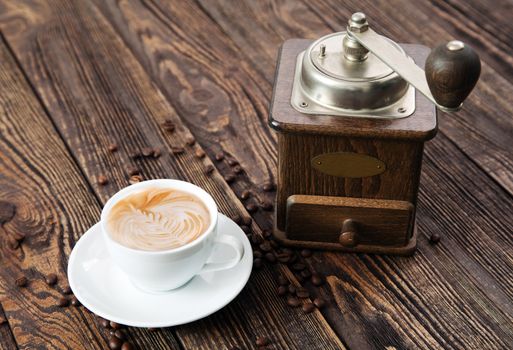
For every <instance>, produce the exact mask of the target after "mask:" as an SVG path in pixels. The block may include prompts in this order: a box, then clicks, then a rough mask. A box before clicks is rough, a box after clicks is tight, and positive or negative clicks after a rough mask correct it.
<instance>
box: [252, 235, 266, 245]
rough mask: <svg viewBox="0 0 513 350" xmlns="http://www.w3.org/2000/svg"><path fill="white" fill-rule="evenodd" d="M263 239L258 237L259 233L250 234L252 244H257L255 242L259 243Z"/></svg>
mask: <svg viewBox="0 0 513 350" xmlns="http://www.w3.org/2000/svg"><path fill="white" fill-rule="evenodd" d="M263 241H264V239H263V238H262V237H260V236H259V235H256V234H255V235H252V236H251V243H253V244H254V245H257V244H260V243H262V242H263Z"/></svg>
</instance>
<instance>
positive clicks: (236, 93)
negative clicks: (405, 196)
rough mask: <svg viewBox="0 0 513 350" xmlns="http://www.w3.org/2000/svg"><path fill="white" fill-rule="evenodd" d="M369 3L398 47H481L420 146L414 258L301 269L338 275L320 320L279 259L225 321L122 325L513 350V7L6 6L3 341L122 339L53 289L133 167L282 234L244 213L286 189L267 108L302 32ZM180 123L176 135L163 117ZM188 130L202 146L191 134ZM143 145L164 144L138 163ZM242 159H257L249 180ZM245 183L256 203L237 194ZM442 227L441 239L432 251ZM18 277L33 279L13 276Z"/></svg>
mask: <svg viewBox="0 0 513 350" xmlns="http://www.w3.org/2000/svg"><path fill="white" fill-rule="evenodd" d="M398 8H400V10H398ZM357 10H363V11H364V12H366V14H367V16H368V17H369V18H370V20H371V21H372V22H371V24H372V25H373V27H374V29H375V30H376V31H378V32H380V33H382V34H384V35H386V36H389V37H390V38H392V39H393V40H395V41H398V42H404V43H408V42H409V43H421V44H425V45H427V46H429V47H434V46H435V45H436V44H438V43H439V42H441V41H447V40H449V39H452V38H458V39H461V40H463V41H465V42H467V43H469V44H470V45H472V46H473V47H474V48H475V49H476V51H477V52H478V54H479V55H480V57H481V59H482V76H481V80H480V81H479V82H478V84H477V86H476V89H475V91H474V92H473V93H472V94H471V96H470V97H469V99H468V100H467V102H466V104H465V107H464V109H463V111H461V112H460V113H458V114H454V115H448V114H444V113H440V116H439V123H440V125H439V133H438V135H437V136H436V138H435V139H433V140H432V141H430V142H429V143H428V144H427V145H426V147H425V156H424V164H423V168H422V175H421V186H420V191H419V198H418V208H417V214H416V215H417V223H418V233H419V239H418V251H417V253H416V254H415V255H414V256H413V257H410V258H404V257H387V256H374V255H366V254H356V255H351V254H340V253H336V252H315V253H314V255H313V256H312V257H311V258H308V259H304V261H305V262H306V264H307V265H308V266H309V267H310V268H312V269H314V270H316V271H319V272H322V273H323V274H324V275H325V276H327V277H326V283H325V284H324V285H323V286H322V287H321V288H317V287H314V286H313V285H311V284H309V283H307V284H305V287H306V288H307V289H308V290H309V292H310V293H311V294H312V295H321V296H322V297H324V298H325V299H326V300H327V301H328V304H327V306H326V307H325V308H322V309H321V310H320V311H315V312H313V313H311V314H305V313H303V312H302V311H301V308H293V309H291V308H289V307H288V306H287V305H286V302H285V300H284V299H282V298H280V297H278V296H277V295H276V289H277V287H278V283H277V282H276V281H277V278H278V276H279V275H283V276H285V277H287V278H288V279H289V280H290V281H291V282H292V283H293V284H295V285H298V284H299V283H300V282H299V281H300V276H299V274H298V273H297V271H294V270H292V269H289V268H288V267H287V266H286V265H283V264H275V265H273V264H264V266H263V267H262V268H261V269H255V270H254V272H253V273H252V276H251V278H250V281H249V283H248V285H247V287H246V288H245V289H244V290H243V292H242V293H241V295H240V296H239V297H237V298H236V299H235V300H234V302H232V303H231V304H230V305H229V306H228V307H226V308H224V309H223V310H221V311H219V312H217V313H216V314H214V315H212V316H210V317H207V318H205V319H204V320H201V321H198V322H193V323H191V324H187V325H183V326H179V327H173V328H168V329H161V330H158V331H157V332H150V331H148V330H146V329H136V328H130V329H128V330H127V331H126V332H127V335H128V337H129V339H130V341H131V342H132V343H133V344H134V345H135V346H136V347H137V348H141V349H153V348H155V349H157V348H171V349H196V348H202V349H232V348H235V347H238V348H240V349H251V348H257V345H256V343H255V339H256V338H257V337H259V336H266V337H268V338H269V339H270V340H271V343H270V345H269V348H273V349H287V348H292V349H343V348H352V349H385V348H388V349H392V348H397V349H414V348H422V349H425V348H426V349H427V348H428V349H438V348H448V349H509V348H513V235H512V231H513V217H512V216H511V211H512V208H513V201H512V195H513V175H512V174H513V172H512V171H511V169H512V166H513V157H512V149H513V121H512V118H511V116H512V114H513V106H512V105H511V103H510V98H509V96H511V95H512V94H513V82H512V81H513V69H512V66H513V58H512V57H513V55H512V53H513V52H512V49H511V45H510V43H511V41H512V39H513V30H512V25H511V23H510V22H511V15H512V12H513V7H512V5H511V2H509V1H507V0H500V1H494V2H485V1H477V0H472V1H462V0H450V1H442V0H431V1H427V0H424V1H416V2H407V1H398V0H395V1H368V0H363V1H358V2H356V1H351V2H343V3H341V2H340V1H335V0H318V1H315V2H312V1H295V0H284V1H279V2H275V1H226V0H217V1H213V0H197V1H191V2H189V1H172V2H171V1H168V2H164V1H162V2H160V1H150V0H141V1H139V0H134V1H114V0H109V1H104V0H93V1H91V2H86V1H80V0H75V1H72V0H54V1H49V0H48V1H45V0H39V1H31V0H23V1H15V0H12V1H8V0H0V31H1V41H0V107H1V108H0V118H1V119H0V167H1V172H0V209H1V210H0V219H1V227H0V264H1V265H0V305H1V306H0V348H2V349H4V348H5V349H14V348H20V349H42V348H73V349H82V348H86V349H103V348H107V346H108V344H107V342H108V337H109V334H108V331H107V330H105V329H103V328H102V327H101V326H100V323H99V321H98V319H97V318H96V317H95V316H94V315H92V314H91V313H90V312H88V311H87V310H86V309H85V308H83V307H67V308H59V307H58V306H57V301H58V298H59V297H60V295H61V292H62V291H63V288H64V287H65V286H66V285H67V282H66V275H65V271H66V264H67V258H68V256H69V253H70V251H71V249H72V246H73V244H74V243H75V242H76V241H77V240H78V239H79V238H80V236H81V235H82V234H83V233H84V232H85V231H86V230H87V228H88V227H90V226H91V225H92V224H93V223H94V222H96V221H97V220H98V217H99V213H100V209H101V206H102V204H103V203H104V202H105V201H106V199H107V198H108V197H109V196H110V195H112V194H113V193H115V192H116V191H117V190H118V189H120V188H122V187H124V186H126V185H127V184H128V179H129V177H130V176H129V174H128V173H129V167H131V166H135V167H137V168H139V169H140V172H141V176H142V177H143V178H144V179H150V178H160V177H166V178H179V179H186V180H188V181H191V182H193V183H196V184H198V185H200V186H202V187H204V188H205V189H206V190H207V191H209V192H210V193H212V195H213V196H214V198H215V199H216V201H217V203H218V205H219V207H220V210H221V211H222V212H223V213H225V214H227V215H229V216H232V217H235V216H237V215H239V216H242V217H249V215H251V216H252V217H253V219H254V220H253V223H252V227H251V229H252V231H253V232H254V235H256V236H260V234H261V233H262V231H263V230H266V229H269V228H271V227H272V215H273V214H272V212H271V211H266V210H262V209H260V210H258V211H256V212H253V213H251V214H249V213H248V212H247V211H246V207H248V208H250V206H248V204H249V203H260V202H262V201H268V200H272V199H273V197H274V195H275V193H274V192H266V191H263V190H262V186H263V184H264V183H266V182H268V181H275V176H276V164H277V150H276V144H277V137H276V134H275V133H274V132H273V131H272V130H271V129H270V128H269V127H268V125H267V116H268V110H267V108H268V105H269V101H270V98H271V91H272V83H273V77H274V70H275V66H276V56H277V53H278V49H279V47H280V45H281V43H282V42H283V41H284V40H286V39H289V38H294V37H297V38H310V39H313V38H317V37H319V36H321V35H324V34H327V33H330V32H333V31H339V30H342V29H343V28H344V26H345V23H346V21H347V18H348V17H349V16H350V14H351V13H352V12H355V11H357ZM166 120H171V121H172V122H173V123H174V124H175V127H176V130H175V132H174V133H169V132H166V131H165V130H164V129H163V128H162V123H164V122H165V121H166ZM191 135H192V136H194V137H195V139H196V143H195V144H194V145H192V146H190V145H185V144H186V143H187V140H188V139H189V138H190V136H191ZM111 143H116V144H117V145H118V151H117V152H114V153H112V152H109V150H108V145H109V144H111ZM144 147H158V148H159V149H160V150H161V152H162V155H161V156H160V157H159V158H158V159H157V158H156V159H147V158H136V159H134V157H132V156H133V155H134V154H135V153H137V152H140V151H141V149H142V148H144ZM173 147H175V149H176V147H183V148H184V150H185V151H184V152H183V153H180V154H175V153H173V152H172V148H173ZM202 150H204V152H205V153H206V157H204V158H200V157H197V156H196V155H195V154H196V152H199V153H201V151H202ZM220 151H222V152H224V154H225V159H224V160H222V161H217V160H216V154H217V153H219V152H220ZM229 160H237V161H238V163H240V166H241V168H242V169H243V171H242V173H240V174H237V175H236V178H235V181H231V179H230V175H233V174H234V167H233V166H231V165H230V164H229ZM210 165H211V166H213V167H214V170H213V172H211V173H209V172H207V171H206V169H207V167H208V166H210ZM100 175H103V176H106V177H107V179H108V183H107V184H106V185H104V186H102V185H100V183H99V177H100ZM244 190H250V191H251V196H250V198H249V199H245V200H242V199H239V198H240V197H241V196H242V193H243V191H244ZM242 197H244V196H242ZM432 233H439V234H440V235H441V237H442V239H441V242H440V243H439V244H437V245H431V244H430V243H429V236H430V235H431V234H432ZM21 235H25V236H26V237H25V239H24V240H23V241H22V242H21V246H20V247H17V248H15V243H14V242H15V239H16V238H19V237H20V236H21ZM49 272H54V273H56V274H57V275H58V277H59V281H58V284H57V286H55V287H49V286H47V285H46V284H45V282H44V276H45V275H46V274H48V273H49ZM22 275H25V276H26V277H27V278H28V279H29V284H28V286H27V287H25V288H19V287H17V286H16V284H15V280H16V279H17V278H18V277H20V276H22ZM3 317H5V318H6V321H7V322H1V320H2V318H3Z"/></svg>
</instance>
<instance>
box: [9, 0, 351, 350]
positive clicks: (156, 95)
mask: <svg viewBox="0 0 513 350" xmlns="http://www.w3.org/2000/svg"><path fill="white" fill-rule="evenodd" d="M9 5H10V7H9V6H8V7H7V9H6V11H4V12H3V15H2V18H1V19H0V27H1V28H2V30H3V31H4V32H5V33H6V37H7V38H8V40H9V42H10V44H11V45H12V47H13V50H14V52H15V53H16V55H17V57H18V58H19V59H20V61H21V64H22V66H23V67H24V69H25V70H26V71H27V74H28V76H29V78H30V80H31V81H32V83H33V84H34V86H35V88H36V90H37V91H38V93H39V94H40V96H41V98H42V100H43V101H44V104H45V105H46V107H47V108H48V110H49V111H50V114H51V116H52V118H53V120H54V122H55V123H56V125H57V127H58V129H59V131H60V132H61V134H62V136H63V138H64V139H65V140H66V142H67V144H68V145H69V147H70V150H71V151H72V153H73V155H74V156H75V158H76V159H77V160H78V162H79V163H80V165H81V167H82V168H83V171H84V173H85V174H86V176H87V178H89V179H90V182H91V185H92V188H93V190H94V191H95V193H96V194H97V195H98V197H99V198H100V199H101V201H105V200H106V199H107V198H108V197H109V196H110V195H111V194H113V193H114V192H115V191H117V190H118V189H119V188H121V187H124V186H126V185H127V182H128V181H127V180H128V167H129V166H137V167H138V168H139V169H140V170H141V173H142V176H143V177H144V178H146V179H147V178H159V177H171V178H180V179H187V180H189V181H192V182H194V183H196V184H198V185H200V186H202V187H203V188H205V189H206V190H207V191H209V192H210V193H211V194H212V195H213V197H214V198H215V199H216V202H217V203H218V205H219V208H220V210H221V211H222V212H223V213H225V214H227V215H231V216H233V215H241V216H247V213H246V212H245V210H244V207H243V205H242V204H241V203H240V202H239V201H238V200H237V198H236V197H235V195H234V194H233V192H232V191H231V190H230V187H229V186H228V185H227V184H226V183H225V182H224V180H223V178H222V177H221V176H220V175H219V173H217V172H215V171H214V172H213V173H207V172H206V171H205V170H206V167H207V166H211V165H212V163H211V161H210V160H209V159H208V158H198V157H196V156H195V154H194V153H195V151H196V150H198V149H200V147H199V145H194V146H189V145H186V146H185V147H184V148H185V150H184V152H183V153H180V154H173V153H172V152H170V151H169V146H172V147H182V146H184V144H186V142H187V139H188V137H190V132H189V130H188V129H187V128H186V127H185V126H184V125H183V124H182V123H181V121H180V119H179V118H178V117H177V115H176V112H175V111H174V110H173V108H172V107H171V105H169V104H168V103H167V102H166V101H165V99H164V98H163V96H162V94H161V93H160V91H159V90H158V89H157V88H156V87H155V85H154V84H153V83H152V81H151V80H150V79H149V77H148V76H147V75H146V73H145V72H144V69H143V68H142V67H141V65H139V63H138V62H137V60H136V59H135V58H134V57H133V56H132V54H131V52H130V51H129V49H128V48H127V47H126V46H124V44H123V43H122V41H121V40H120V39H119V37H117V35H116V33H115V32H114V30H113V29H112V27H110V25H109V24H108V23H107V22H106V21H105V19H104V18H103V17H102V15H101V13H99V12H98V11H97V10H96V9H95V8H93V7H91V6H90V5H89V4H87V3H84V2H69V1H54V2H52V3H46V2H40V3H38V5H37V6H34V7H29V6H27V7H25V5H24V4H23V3H20V4H18V3H17V4H14V5H13V4H9ZM35 9H37V12H36V11H35ZM20 19H22V20H20ZM19 23H24V25H23V27H22V28H20V27H19V26H18V24H19ZM25 24H26V25H25ZM165 120H171V121H172V122H173V123H174V125H175V126H176V129H175V132H174V133H167V132H166V131H164V130H163V129H162V128H161V127H160V124H162V123H163V122H164V121H165ZM212 125H215V123H213V124H212ZM110 143H116V144H117V146H118V147H117V148H118V151H117V152H114V153H112V152H109V151H108V149H107V148H108V147H107V146H108V145H109V144H110ZM144 147H158V148H160V150H161V151H162V155H161V156H160V158H158V159H157V158H154V159H147V158H146V159H142V158H140V157H138V158H137V159H133V157H131V156H130V155H132V154H133V153H135V152H140V150H141V149H142V148H144ZM99 175H105V176H107V179H108V181H109V183H108V184H107V185H105V186H101V185H100V184H99V183H98V182H97V181H96V179H97V178H98V176H99ZM253 230H254V231H255V232H256V234H259V233H260V231H259V228H258V227H257V226H256V225H254V226H253ZM285 272H287V271H285ZM277 273H278V272H277V268H264V269H262V270H261V271H260V272H257V273H255V274H253V276H252V278H251V280H250V282H249V285H248V286H247V287H246V289H245V291H244V293H242V294H241V296H239V297H238V298H237V299H236V301H235V302H233V303H231V304H230V305H229V306H228V307H227V308H225V309H223V310H222V311H220V312H218V313H216V314H215V315H213V316H211V317H208V318H206V319H205V320H202V321H200V322H197V323H193V324H190V325H184V326H180V327H176V328H175V329H173V330H162V331H160V332H157V333H151V334H148V335H147V336H148V337H150V336H153V337H155V335H154V334H157V335H159V334H160V335H161V338H159V339H158V344H159V346H162V347H164V346H166V342H167V339H166V336H168V335H169V334H170V333H172V332H176V333H177V335H178V337H179V339H180V342H181V345H182V346H183V347H185V348H195V349H199V348H204V349H210V348H216V349H226V348H232V347H234V346H240V347H243V348H251V347H254V346H255V345H254V344H255V339H256V337H257V336H267V337H269V338H271V340H272V342H273V346H276V347H277V348H285V347H291V348H312V349H313V348H316V347H318V348H323V349H339V348H343V344H342V343H341V342H340V341H339V339H338V338H337V337H336V335H335V334H334V333H333V331H332V330H331V328H330V327H329V325H328V324H327V323H326V321H325V320H324V318H323V317H322V315H321V314H320V312H314V313H312V314H309V315H305V314H303V313H302V312H301V311H300V310H298V309H295V310H290V309H289V308H288V307H287V306H286V304H285V302H284V301H283V300H280V299H279V298H277V297H276V296H275V288H276V284H275V282H274V280H276V277H277ZM288 273H290V272H288ZM140 332H142V331H139V334H140ZM132 338H136V336H135V335H133V336H132ZM149 344H155V343H150V340H148V341H147V342H143V343H142V344H141V347H145V346H144V345H146V347H150V346H149Z"/></svg>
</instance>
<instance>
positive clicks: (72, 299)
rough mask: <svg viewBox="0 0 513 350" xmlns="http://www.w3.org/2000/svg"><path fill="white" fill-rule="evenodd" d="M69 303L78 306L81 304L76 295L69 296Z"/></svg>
mask: <svg viewBox="0 0 513 350" xmlns="http://www.w3.org/2000/svg"><path fill="white" fill-rule="evenodd" d="M71 305H73V306H80V305H82V304H80V301H79V300H78V299H77V297H76V296H73V297H72V298H71Z"/></svg>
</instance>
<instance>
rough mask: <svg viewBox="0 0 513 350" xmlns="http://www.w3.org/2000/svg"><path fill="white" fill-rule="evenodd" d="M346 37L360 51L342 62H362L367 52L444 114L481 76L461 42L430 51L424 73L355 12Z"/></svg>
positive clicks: (475, 59)
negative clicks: (355, 44)
mask: <svg viewBox="0 0 513 350" xmlns="http://www.w3.org/2000/svg"><path fill="white" fill-rule="evenodd" d="M347 34H348V37H349V39H350V40H354V41H355V42H356V43H358V44H360V45H361V46H362V47H361V50H360V51H358V50H354V48H353V49H352V50H353V51H352V52H347V53H345V55H346V58H348V59H350V60H353V61H354V60H364V59H365V58H366V56H367V54H366V52H365V51H367V52H368V51H371V52H372V53H373V54H374V55H375V56H377V57H378V58H379V59H380V60H382V61H383V62H384V63H385V64H386V65H388V66H389V67H390V68H392V69H393V70H394V71H395V72H397V74H399V75H400V76H401V77H402V78H403V79H404V80H406V81H407V82H408V83H410V84H411V85H413V86H414V87H415V88H416V89H417V90H418V91H419V92H420V93H422V94H423V95H424V96H426V97H427V98H428V99H429V100H431V101H432V102H433V103H434V104H435V105H436V106H437V107H439V108H440V109H442V110H444V111H448V112H454V111H458V110H459V109H460V108H461V105H462V102H463V101H464V100H465V98H466V97H467V96H468V95H469V94H470V92H471V91H472V89H473V88H474V86H475V85H476V83H477V80H478V79H479V74H480V73H481V62H480V60H479V57H478V55H477V54H476V53H475V52H474V50H472V49H471V48H470V47H469V46H467V45H465V44H463V43H462V42H461V41H456V40H454V41H450V42H449V43H447V44H442V45H440V46H438V47H436V48H435V49H433V50H432V51H431V53H430V54H429V56H428V58H427V60H426V65H425V69H426V72H425V73H424V71H423V70H422V68H420V67H419V66H417V65H416V64H415V63H413V62H412V61H411V60H410V59H409V58H408V57H407V56H405V55H404V54H403V53H401V52H399V51H398V50H397V49H396V48H395V47H394V46H392V44H390V43H389V42H388V41H387V40H385V39H384V38H383V37H382V36H381V35H379V34H377V33H376V32H375V31H374V30H372V29H371V28H369V24H368V22H367V18H366V17H365V14H363V13H361V12H357V13H354V14H353V15H352V16H351V19H350V20H349V24H348V27H347ZM353 44H354V43H353ZM353 46H354V45H353ZM348 56H349V57H348Z"/></svg>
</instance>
